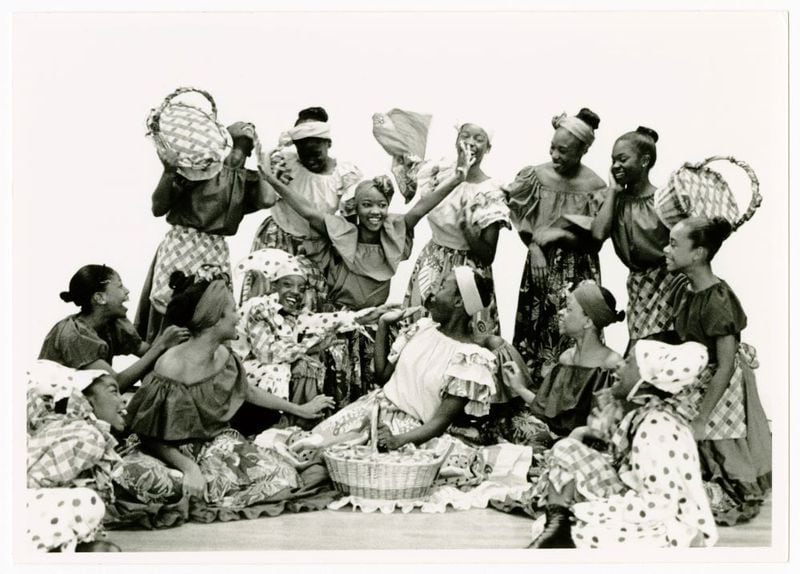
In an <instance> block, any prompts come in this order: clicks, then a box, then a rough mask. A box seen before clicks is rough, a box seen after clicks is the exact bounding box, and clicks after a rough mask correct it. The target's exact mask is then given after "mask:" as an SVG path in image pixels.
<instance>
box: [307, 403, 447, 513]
mask: <svg viewBox="0 0 800 574" xmlns="http://www.w3.org/2000/svg"><path fill="white" fill-rule="evenodd" d="M378 409H379V406H378V404H377V403H376V404H375V406H374V407H373V410H372V416H371V425H370V444H369V445H363V446H344V445H340V446H334V447H330V448H328V449H326V450H325V451H324V452H323V454H322V456H323V459H324V460H325V465H326V466H327V467H328V472H329V473H330V476H331V480H332V481H333V484H334V486H335V487H336V489H337V490H338V491H339V492H341V493H342V494H349V495H353V496H360V497H363V498H370V499H374V500H408V499H414V498H424V497H425V496H427V495H428V494H429V493H430V490H431V486H432V485H433V481H434V479H435V478H436V475H437V473H438V472H439V468H440V467H441V466H442V463H443V462H444V461H445V459H446V458H447V455H448V454H449V453H450V449H448V450H447V451H446V452H444V453H437V452H435V451H432V450H425V449H418V450H416V451H408V452H397V451H395V452H392V453H379V452H378V442H377V441H378V437H377V434H378V433H377V430H378V414H379V413H378Z"/></svg>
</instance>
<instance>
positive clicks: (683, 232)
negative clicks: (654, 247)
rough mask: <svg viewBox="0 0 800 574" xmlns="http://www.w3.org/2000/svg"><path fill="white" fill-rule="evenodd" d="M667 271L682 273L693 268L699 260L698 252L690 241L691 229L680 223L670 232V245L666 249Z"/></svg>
mask: <svg viewBox="0 0 800 574" xmlns="http://www.w3.org/2000/svg"><path fill="white" fill-rule="evenodd" d="M664 255H665V256H666V262H667V269H668V270H669V271H682V270H684V269H687V268H689V267H691V266H692V265H693V264H694V263H695V262H696V261H697V260H698V257H697V250H696V249H695V247H694V245H693V243H692V240H691V239H689V227H688V226H687V225H686V224H685V223H684V222H682V221H680V222H678V223H677V224H676V225H675V227H673V228H672V229H671V230H670V232H669V244H668V245H667V246H666V247H664Z"/></svg>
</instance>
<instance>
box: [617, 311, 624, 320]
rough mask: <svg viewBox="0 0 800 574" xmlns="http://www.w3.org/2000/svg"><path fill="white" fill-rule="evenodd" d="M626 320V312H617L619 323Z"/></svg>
mask: <svg viewBox="0 0 800 574" xmlns="http://www.w3.org/2000/svg"><path fill="white" fill-rule="evenodd" d="M624 318H625V311H617V321H622V320H623V319H624Z"/></svg>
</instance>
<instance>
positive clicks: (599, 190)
mask: <svg viewBox="0 0 800 574" xmlns="http://www.w3.org/2000/svg"><path fill="white" fill-rule="evenodd" d="M599 124H600V118H599V117H598V116H597V115H596V114H595V113H594V112H592V111H591V110H589V109H587V108H583V109H581V111H580V112H578V114H577V115H576V116H567V115H566V114H561V115H560V116H557V117H555V118H553V128H554V129H555V132H554V134H553V138H552V140H551V142H550V157H551V161H550V162H548V163H544V164H541V165H538V166H529V167H526V168H523V169H522V170H521V171H520V172H519V173H518V174H517V177H516V179H514V181H513V182H512V183H511V184H509V185H507V186H504V187H503V191H504V192H505V194H506V200H507V202H508V207H509V208H510V210H511V221H512V223H513V224H514V226H515V227H516V229H517V232H518V233H519V235H520V238H521V239H522V241H523V243H525V244H526V245H527V246H528V257H527V260H526V263H525V268H524V270H523V275H522V284H521V285H520V293H519V301H518V303H517V319H516V327H515V329H514V346H515V347H516V348H517V349H518V350H519V352H520V354H521V355H522V357H523V358H524V359H525V362H526V363H527V365H528V369H529V370H530V374H531V377H532V378H533V380H534V386H535V387H538V386H539V385H540V384H541V380H542V367H543V366H544V365H545V364H546V363H554V362H556V361H557V360H558V357H559V355H560V354H561V352H562V351H563V350H564V349H565V348H566V346H567V342H566V339H564V338H563V337H562V336H561V335H560V334H559V332H558V310H559V309H561V308H562V307H564V303H565V297H566V295H565V294H566V292H567V291H566V289H567V287H568V286H569V285H571V284H574V283H577V282H579V281H581V280H583V279H594V280H595V281H598V282H599V281H600V266H599V261H598V256H597V249H598V246H597V244H596V242H595V241H594V240H593V239H592V236H591V234H590V233H589V232H588V230H587V228H588V224H589V221H590V218H592V217H594V216H595V215H596V214H597V210H598V209H599V207H600V204H601V203H602V201H603V197H604V194H605V183H604V182H603V180H602V179H600V178H599V177H598V176H597V174H596V173H595V172H593V171H592V170H591V169H589V168H588V167H586V166H585V165H583V164H582V163H581V158H582V157H583V156H584V154H585V153H586V152H587V151H588V150H589V147H590V146H591V145H592V142H594V137H595V136H594V132H595V130H596V129H597V127H598V125H599Z"/></svg>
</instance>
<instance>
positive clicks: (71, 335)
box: [39, 315, 142, 369]
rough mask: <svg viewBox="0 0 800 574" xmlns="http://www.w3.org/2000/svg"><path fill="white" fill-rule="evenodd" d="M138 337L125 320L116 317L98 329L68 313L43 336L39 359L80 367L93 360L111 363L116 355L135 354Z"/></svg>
mask: <svg viewBox="0 0 800 574" xmlns="http://www.w3.org/2000/svg"><path fill="white" fill-rule="evenodd" d="M141 345H142V339H141V338H140V337H139V335H138V334H137V333H136V330H135V329H134V328H133V325H131V323H130V321H128V320H127V319H118V320H117V321H114V322H113V323H110V324H109V325H107V326H106V327H104V328H101V329H100V330H99V331H96V330H95V329H93V328H92V327H90V326H89V325H87V324H86V323H84V322H83V320H81V318H80V315H70V316H69V317H65V318H64V319H62V320H61V321H59V322H58V323H56V324H55V325H54V326H53V328H52V329H50V332H49V333H47V336H46V337H45V338H44V343H43V344H42V350H41V351H40V352H39V359H46V360H48V361H55V362H56V363H59V364H61V365H64V366H65V367H71V368H73V369H82V368H84V367H86V366H87V365H90V364H92V363H93V362H95V361H98V360H102V361H105V362H106V363H108V364H109V365H110V364H111V361H112V359H113V358H114V357H116V356H118V355H135V354H137V353H138V352H139V348H140V347H141Z"/></svg>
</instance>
